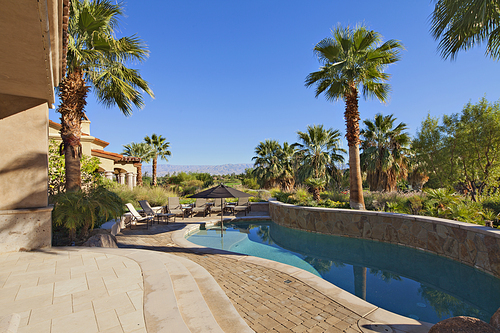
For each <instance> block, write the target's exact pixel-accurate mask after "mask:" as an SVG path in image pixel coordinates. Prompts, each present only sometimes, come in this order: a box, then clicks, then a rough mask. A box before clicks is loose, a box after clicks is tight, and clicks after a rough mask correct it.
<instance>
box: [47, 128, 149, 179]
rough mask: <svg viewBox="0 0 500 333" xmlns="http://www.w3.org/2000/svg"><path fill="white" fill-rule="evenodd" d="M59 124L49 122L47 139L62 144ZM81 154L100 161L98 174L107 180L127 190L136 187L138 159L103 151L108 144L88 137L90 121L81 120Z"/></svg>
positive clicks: (139, 162)
mask: <svg viewBox="0 0 500 333" xmlns="http://www.w3.org/2000/svg"><path fill="white" fill-rule="evenodd" d="M60 130H61V124H58V123H56V122H53V121H52V120H49V139H50V140H55V141H56V142H62V139H61V135H60V134H59V131H60ZM80 142H81V144H82V153H83V154H84V155H87V156H93V157H97V158H98V159H99V161H100V165H99V172H102V173H103V174H104V176H105V177H106V178H108V179H111V180H114V181H117V182H118V183H120V184H127V185H128V187H129V188H131V189H132V188H133V187H134V186H136V185H137V167H138V166H140V165H141V159H140V158H139V157H131V156H123V155H121V154H117V153H112V152H108V151H104V148H106V147H107V146H108V145H109V143H108V142H106V141H103V140H100V139H98V138H96V137H93V136H92V135H90V121H88V120H82V136H81V139H80Z"/></svg>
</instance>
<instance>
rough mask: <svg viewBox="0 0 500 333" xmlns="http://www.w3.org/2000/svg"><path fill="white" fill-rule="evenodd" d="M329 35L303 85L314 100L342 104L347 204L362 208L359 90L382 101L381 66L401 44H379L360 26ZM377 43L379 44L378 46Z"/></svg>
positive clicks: (385, 77) (393, 57)
mask: <svg viewBox="0 0 500 333" xmlns="http://www.w3.org/2000/svg"><path fill="white" fill-rule="evenodd" d="M332 36H333V37H329V38H325V39H323V40H322V41H320V42H319V43H318V44H316V46H315V47H314V52H315V54H316V55H317V56H318V60H319V61H320V63H321V64H322V66H321V67H320V69H319V71H317V72H313V73H310V74H309V75H308V76H307V77H306V81H305V85H306V87H310V86H312V85H316V97H318V96H319V95H320V94H322V93H325V96H326V99H327V100H331V101H337V100H339V99H343V100H344V101H345V113H344V118H345V121H346V125H347V132H346V138H347V142H348V144H349V169H350V172H349V175H350V202H349V203H350V205H351V208H354V209H364V208H365V203H364V199H363V187H362V179H361V168H360V159H359V143H360V142H359V119H360V117H359V112H358V98H359V90H360V88H361V89H362V92H363V97H364V98H367V97H376V98H378V99H379V100H380V101H382V102H385V101H386V100H387V98H388V94H389V91H390V87H389V85H388V84H387V83H385V82H386V81H388V80H389V78H390V75H389V74H386V73H384V72H383V70H384V69H385V67H386V66H387V65H389V64H392V63H394V62H396V61H398V60H399V58H400V57H399V52H400V50H402V49H403V45H402V44H401V43H400V42H399V41H396V40H392V39H391V40H388V41H387V42H385V43H383V44H381V36H380V34H379V33H377V32H375V31H369V30H367V29H366V28H365V27H363V26H359V27H356V28H354V29H351V28H350V27H347V28H342V27H340V26H338V27H337V28H336V29H335V30H333V31H332ZM380 44H381V45H380Z"/></svg>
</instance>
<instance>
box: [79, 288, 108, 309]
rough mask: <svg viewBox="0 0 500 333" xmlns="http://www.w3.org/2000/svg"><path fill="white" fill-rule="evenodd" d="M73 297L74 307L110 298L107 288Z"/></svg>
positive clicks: (92, 290)
mask: <svg viewBox="0 0 500 333" xmlns="http://www.w3.org/2000/svg"><path fill="white" fill-rule="evenodd" d="M72 297H73V305H75V304H81V303H88V302H92V301H94V300H100V299H105V298H107V297H109V294H108V291H107V290H106V288H105V287H96V288H92V289H89V290H83V291H79V292H75V293H73V294H72ZM106 310H107V309H106Z"/></svg>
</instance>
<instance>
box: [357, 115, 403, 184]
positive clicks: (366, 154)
mask: <svg viewBox="0 0 500 333" xmlns="http://www.w3.org/2000/svg"><path fill="white" fill-rule="evenodd" d="M395 121H396V118H394V115H392V114H391V115H388V116H383V115H382V114H381V113H379V114H377V115H375V119H374V120H373V121H372V120H369V119H366V120H365V121H363V122H364V124H365V126H366V128H365V129H362V130H361V133H360V134H361V136H362V138H363V140H362V143H361V148H362V149H363V152H362V153H361V165H363V167H362V169H363V171H366V174H367V180H368V184H369V185H370V190H371V191H387V192H391V191H395V190H396V189H397V187H396V185H397V182H398V181H399V180H401V179H404V178H406V176H407V172H408V159H407V155H408V150H409V145H410V136H409V134H408V133H407V132H405V131H406V130H407V129H408V127H407V126H406V124H405V123H399V125H397V126H396V127H394V122H395Z"/></svg>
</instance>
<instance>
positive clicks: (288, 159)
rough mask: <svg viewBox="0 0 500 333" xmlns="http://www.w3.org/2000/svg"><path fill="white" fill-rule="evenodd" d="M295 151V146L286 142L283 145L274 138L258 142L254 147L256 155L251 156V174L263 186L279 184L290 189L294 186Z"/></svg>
mask: <svg viewBox="0 0 500 333" xmlns="http://www.w3.org/2000/svg"><path fill="white" fill-rule="evenodd" d="M295 153H296V149H295V146H294V145H290V144H289V143H288V142H284V143H283V146H281V145H280V144H279V142H278V141H276V140H266V141H264V142H260V143H259V145H258V146H257V147H255V154H256V156H254V157H252V160H254V161H255V162H254V169H253V172H252V174H253V175H254V176H255V177H256V178H257V180H258V182H259V184H260V185H261V186H262V187H263V188H272V187H276V186H279V187H280V188H281V189H283V190H284V191H291V190H292V189H293V188H294V186H295Z"/></svg>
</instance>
